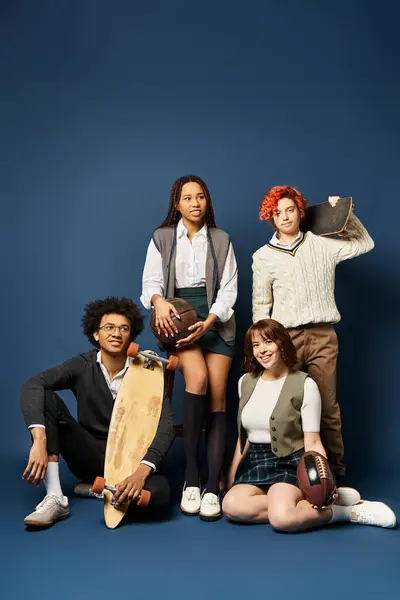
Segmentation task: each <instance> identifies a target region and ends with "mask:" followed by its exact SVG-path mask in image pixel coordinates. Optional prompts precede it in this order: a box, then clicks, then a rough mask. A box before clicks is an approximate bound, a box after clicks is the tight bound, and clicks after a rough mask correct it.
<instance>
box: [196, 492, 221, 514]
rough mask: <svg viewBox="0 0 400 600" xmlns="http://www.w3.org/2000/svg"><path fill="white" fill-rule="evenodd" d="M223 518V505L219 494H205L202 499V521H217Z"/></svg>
mask: <svg viewBox="0 0 400 600" xmlns="http://www.w3.org/2000/svg"><path fill="white" fill-rule="evenodd" d="M221 517H222V510H221V504H220V502H219V498H218V496H217V494H212V493H211V492H207V493H204V492H203V495H202V498H201V506H200V519H201V520H202V521H216V520H217V519H220V518H221Z"/></svg>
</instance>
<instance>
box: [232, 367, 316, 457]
mask: <svg viewBox="0 0 400 600" xmlns="http://www.w3.org/2000/svg"><path fill="white" fill-rule="evenodd" d="M260 377H261V373H260V374H259V375H252V374H251V373H247V375H245V376H244V377H243V380H242V386H241V394H240V402H239V412H238V417H237V424H238V431H239V439H240V450H241V452H243V448H244V445H245V443H246V439H247V434H246V430H245V428H244V427H243V425H242V412H243V409H244V407H245V406H246V404H247V403H248V401H249V400H250V397H251V395H252V393H253V391H254V388H255V387H256V384H257V381H258V380H259V378H260ZM307 377H308V375H307V373H303V372H302V371H294V372H290V373H289V374H288V376H287V377H286V380H285V383H284V384H283V387H282V390H281V393H280V394H279V398H278V401H277V403H276V406H275V408H274V410H273V411H272V414H271V417H270V420H269V427H270V432H271V450H272V452H273V453H274V454H276V456H288V455H289V454H292V453H293V452H297V450H300V449H301V448H303V447H304V433H303V428H302V426H301V407H302V404H303V397H304V381H305V380H306V378H307Z"/></svg>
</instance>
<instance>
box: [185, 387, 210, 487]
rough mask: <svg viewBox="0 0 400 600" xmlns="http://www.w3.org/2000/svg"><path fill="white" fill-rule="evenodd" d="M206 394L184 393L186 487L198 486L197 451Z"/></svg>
mask: <svg viewBox="0 0 400 600" xmlns="http://www.w3.org/2000/svg"><path fill="white" fill-rule="evenodd" d="M206 398H207V395H206V394H202V395H200V394H191V393H190V392H185V395H184V399H183V429H184V440H185V452H186V472H185V480H186V486H187V487H189V486H196V487H197V486H198V485H199V466H198V449H199V443H200V439H201V431H202V427H203V421H204V414H205V409H206Z"/></svg>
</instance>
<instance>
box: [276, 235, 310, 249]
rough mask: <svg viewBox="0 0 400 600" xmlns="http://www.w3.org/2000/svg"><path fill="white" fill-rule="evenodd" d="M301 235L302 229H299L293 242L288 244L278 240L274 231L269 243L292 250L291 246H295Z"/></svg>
mask: <svg viewBox="0 0 400 600" xmlns="http://www.w3.org/2000/svg"><path fill="white" fill-rule="evenodd" d="M303 237H304V233H303V232H302V231H299V233H298V235H297V236H296V238H295V240H294V241H293V242H291V243H290V244H283V243H282V242H280V241H279V238H278V237H277V235H276V233H274V235H273V236H272V238H271V239H270V241H269V243H270V244H272V245H273V246H281V248H285V250H293V248H294V247H295V246H297V244H298V243H299V242H300V241H301V240H302V239H303Z"/></svg>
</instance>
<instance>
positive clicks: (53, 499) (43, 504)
mask: <svg viewBox="0 0 400 600" xmlns="http://www.w3.org/2000/svg"><path fill="white" fill-rule="evenodd" d="M57 500H59V498H57V496H53V495H51V494H50V495H49V496H45V497H44V498H43V500H42V501H41V502H39V504H38V505H37V507H36V509H35V510H37V511H38V512H41V511H44V510H46V508H48V507H49V505H50V504H54V502H56V503H57V504H58V502H57Z"/></svg>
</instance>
